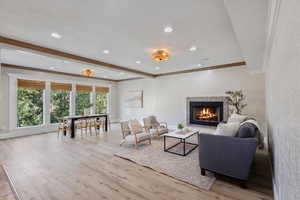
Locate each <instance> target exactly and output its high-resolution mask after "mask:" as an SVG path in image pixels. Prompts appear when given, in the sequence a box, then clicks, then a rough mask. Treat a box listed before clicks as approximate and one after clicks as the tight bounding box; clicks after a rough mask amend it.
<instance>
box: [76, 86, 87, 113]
mask: <svg viewBox="0 0 300 200" xmlns="http://www.w3.org/2000/svg"><path fill="white" fill-rule="evenodd" d="M90 95H91V93H90V92H84V91H77V92H76V111H75V113H76V115H84V109H86V108H90V107H91V96H90Z"/></svg>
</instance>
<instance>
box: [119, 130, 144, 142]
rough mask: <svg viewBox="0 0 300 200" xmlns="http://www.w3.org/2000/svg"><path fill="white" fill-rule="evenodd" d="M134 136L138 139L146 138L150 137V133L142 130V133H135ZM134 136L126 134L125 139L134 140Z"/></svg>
mask: <svg viewBox="0 0 300 200" xmlns="http://www.w3.org/2000/svg"><path fill="white" fill-rule="evenodd" d="M135 136H136V138H137V140H138V141H141V140H145V139H148V138H149V137H150V133H146V132H144V133H139V134H136V135H135ZM135 136H134V135H133V134H131V135H127V136H126V137H125V139H126V141H128V142H135Z"/></svg>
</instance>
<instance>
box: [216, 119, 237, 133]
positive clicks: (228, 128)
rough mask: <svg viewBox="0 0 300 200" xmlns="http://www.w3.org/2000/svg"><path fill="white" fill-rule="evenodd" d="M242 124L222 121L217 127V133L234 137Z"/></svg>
mask: <svg viewBox="0 0 300 200" xmlns="http://www.w3.org/2000/svg"><path fill="white" fill-rule="evenodd" d="M239 126H240V124H239V123H237V122H232V123H226V124H225V123H220V124H219V125H218V127H217V130H216V132H215V135H224V136H230V137H234V136H236V133H237V131H238V130H239Z"/></svg>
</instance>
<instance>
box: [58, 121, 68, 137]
mask: <svg viewBox="0 0 300 200" xmlns="http://www.w3.org/2000/svg"><path fill="white" fill-rule="evenodd" d="M70 130H71V126H70V124H69V122H68V120H66V119H62V120H61V122H60V123H59V124H58V130H57V139H59V136H60V134H61V135H62V137H63V136H64V133H66V135H67V134H68V132H69V133H70Z"/></svg>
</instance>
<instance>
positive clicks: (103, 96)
mask: <svg viewBox="0 0 300 200" xmlns="http://www.w3.org/2000/svg"><path fill="white" fill-rule="evenodd" d="M107 94H108V93H106V92H96V114H103V113H107Z"/></svg>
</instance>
